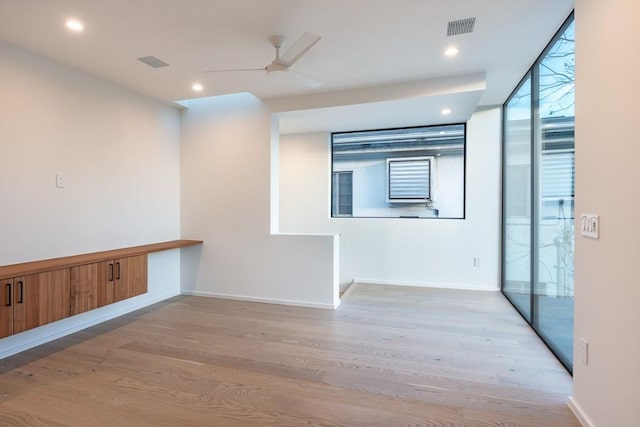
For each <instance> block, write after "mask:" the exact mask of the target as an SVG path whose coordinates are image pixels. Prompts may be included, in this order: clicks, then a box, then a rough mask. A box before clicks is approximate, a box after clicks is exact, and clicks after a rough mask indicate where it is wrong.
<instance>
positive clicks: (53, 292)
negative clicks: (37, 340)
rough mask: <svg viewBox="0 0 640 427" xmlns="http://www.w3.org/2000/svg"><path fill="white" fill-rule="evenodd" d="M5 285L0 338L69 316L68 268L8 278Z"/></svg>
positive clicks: (0, 316) (0, 314) (0, 317)
mask: <svg viewBox="0 0 640 427" xmlns="http://www.w3.org/2000/svg"><path fill="white" fill-rule="evenodd" d="M2 286H3V301H2V303H3V304H2V311H1V312H0V319H1V322H2V323H1V325H0V337H5V336H8V335H11V334H17V333H19V332H23V331H26V330H29V329H33V328H36V327H38V326H42V325H46V324H47V323H51V322H55V321H56V320H60V319H64V318H65V317H68V316H69V302H70V300H69V296H70V293H69V290H70V287H69V286H70V281H69V269H61V270H54V271H47V272H44V273H38V274H30V275H26V276H20V277H14V278H12V279H5V280H3V281H2Z"/></svg>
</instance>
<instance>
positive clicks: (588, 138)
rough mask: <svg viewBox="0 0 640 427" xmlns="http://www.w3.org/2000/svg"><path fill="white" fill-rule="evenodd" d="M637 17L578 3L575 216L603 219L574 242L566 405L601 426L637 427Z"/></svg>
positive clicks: (608, 4) (624, 9) (639, 8)
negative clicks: (570, 389)
mask: <svg viewBox="0 0 640 427" xmlns="http://www.w3.org/2000/svg"><path fill="white" fill-rule="evenodd" d="M639 18H640V3H638V1H637V0H608V1H592V0H591V1H590V0H577V1H576V218H577V219H578V218H579V215H580V214H581V213H596V214H599V215H600V239H598V240H591V239H587V238H585V237H581V236H579V235H578V236H577V237H576V248H575V256H576V276H575V335H574V336H575V340H576V341H575V346H574V348H575V349H576V352H575V356H574V359H575V363H574V399H573V402H572V403H573V404H574V409H577V410H580V409H581V410H582V414H583V415H584V416H585V418H588V419H589V420H590V422H591V425H594V426H598V427H608V426H637V425H639V424H638V423H639V422H640V421H639V420H640V405H639V402H640V364H638V361H639V360H640V334H639V333H638V326H639V325H640V281H639V277H640V262H639V260H640V245H638V241H640V222H638V212H640V199H639V198H638V183H640V168H638V159H640V144H639V143H638V135H637V126H636V124H637V122H638V98H639V96H640V80H639V79H638V75H637V74H638V73H637V70H638V69H640V49H638V40H639V39H640V32H639V31H638V26H637V22H638V19H639ZM578 221H579V219H578ZM578 223H579V222H578ZM581 337H584V338H586V339H587V340H588V342H589V362H588V364H587V365H585V364H583V363H582V362H581V361H580V355H579V352H578V349H579V345H578V340H579V339H580V338H581ZM583 421H584V420H583Z"/></svg>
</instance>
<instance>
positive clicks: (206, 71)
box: [203, 68, 265, 73]
mask: <svg viewBox="0 0 640 427" xmlns="http://www.w3.org/2000/svg"><path fill="white" fill-rule="evenodd" d="M264 70H265V69H264V68H229V69H225V70H204V71H203V73H229V72H235V71H264Z"/></svg>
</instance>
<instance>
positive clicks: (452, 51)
mask: <svg viewBox="0 0 640 427" xmlns="http://www.w3.org/2000/svg"><path fill="white" fill-rule="evenodd" d="M458 52H459V50H458V48H457V47H455V46H451V47H448V48H447V49H446V50H445V51H444V54H445V56H456V55H457V54H458Z"/></svg>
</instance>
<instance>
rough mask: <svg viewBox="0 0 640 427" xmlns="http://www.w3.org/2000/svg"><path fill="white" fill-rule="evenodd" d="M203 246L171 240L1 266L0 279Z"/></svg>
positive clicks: (192, 241)
mask: <svg viewBox="0 0 640 427" xmlns="http://www.w3.org/2000/svg"><path fill="white" fill-rule="evenodd" d="M201 244H202V240H170V241H168V242H161V243H151V244H148V245H141V246H132V247H128V248H120V249H112V250H109V251H102V252H92V253H87V254H80V255H71V256H66V257H61V258H51V259H45V260H39V261H30V262H23V263H20V264H11V265H3V266H0V278H2V279H6V278H11V277H18V276H23V275H26V274H35V273H42V272H45V271H51V270H59V269H62V268H69V267H74V266H77V265H84V264H93V263H95V262H102V261H108V260H112V259H117V258H125V257H129V256H135V255H143V254H149V253H152V252H161V251H167V250H170V249H179V248H184V247H187V246H195V245H201Z"/></svg>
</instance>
